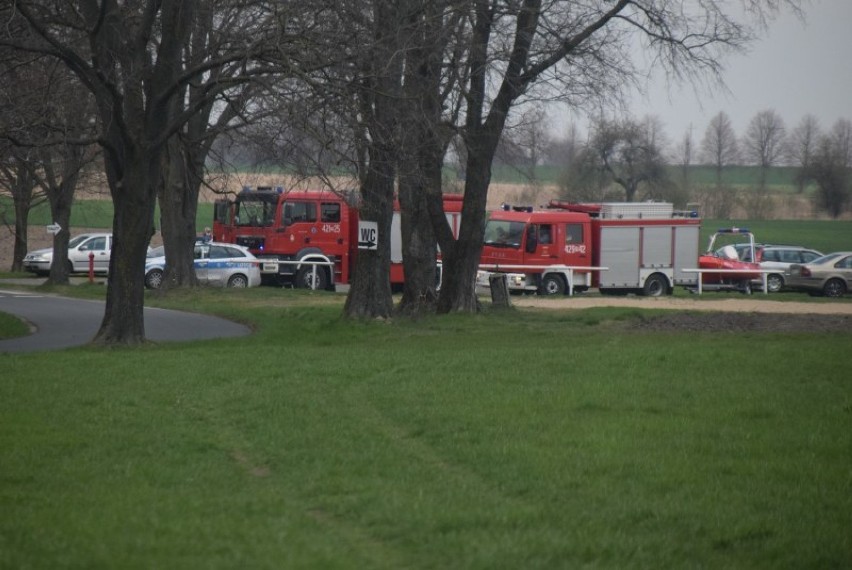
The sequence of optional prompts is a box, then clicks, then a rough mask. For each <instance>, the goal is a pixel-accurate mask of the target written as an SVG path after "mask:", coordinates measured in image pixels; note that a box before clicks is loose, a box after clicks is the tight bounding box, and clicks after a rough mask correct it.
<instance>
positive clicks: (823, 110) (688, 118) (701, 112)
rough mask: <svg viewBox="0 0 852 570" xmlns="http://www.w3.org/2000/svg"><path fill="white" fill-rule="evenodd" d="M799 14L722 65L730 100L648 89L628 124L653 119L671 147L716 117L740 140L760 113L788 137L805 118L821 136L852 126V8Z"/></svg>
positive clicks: (826, 5)
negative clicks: (773, 116) (779, 123)
mask: <svg viewBox="0 0 852 570" xmlns="http://www.w3.org/2000/svg"><path fill="white" fill-rule="evenodd" d="M805 9H806V21H805V22H802V21H801V20H800V19H798V18H796V17H795V16H793V15H791V14H789V13H784V14H782V15H781V16H780V17H779V18H778V19H776V20H775V21H774V22H772V23H771V24H770V27H769V29H768V31H766V32H765V33H764V34H763V37H762V39H761V40H759V41H758V42H756V43H755V44H753V46H752V48H751V51H750V52H749V53H748V54H745V55H733V56H730V57H729V58H728V59H727V61H726V64H725V67H726V69H725V71H724V80H725V83H726V84H727V87H728V90H729V92H728V93H725V92H719V93H715V94H714V93H705V94H702V95H700V96H698V95H696V94H695V93H694V90H693V89H692V88H691V87H689V86H685V87H683V88H677V87H673V88H671V89H670V90H667V88H666V86H665V85H664V83H665V82H664V81H662V80H661V81H658V82H656V83H655V84H653V85H650V86H649V88H648V92H649V93H648V97H647V98H645V97H642V96H640V95H637V96H636V97H635V98H634V99H633V101H634V102H633V105H632V112H633V114H634V116H636V117H642V116H644V115H647V114H651V115H657V116H659V117H660V118H661V119H662V120H663V123H664V124H665V130H666V133H667V134H668V135H669V138H670V139H671V140H672V141H675V142H676V141H680V140H681V139H682V137H683V135H684V133H685V132H686V130H687V129H688V128H689V127H690V125H691V126H692V128H693V137H694V141H695V142H696V143H700V141H701V138H702V137H703V136H704V131H705V129H706V128H707V125H708V123H709V122H710V119H711V118H712V117H713V116H714V115H716V114H717V113H718V112H719V111H722V110H724V111H725V112H726V113H728V116H730V118H731V121H732V123H733V126H734V129H735V130H736V132H737V134H738V135H742V134H743V133H744V132H745V129H746V127H747V125H748V122H749V121H750V120H751V119H752V117H754V115H755V114H757V113H758V112H759V111H762V110H765V109H774V110H775V111H777V112H778V114H779V115H781V118H782V119H784V122H785V124H786V126H787V128H788V129H792V128H794V127H795V126H796V125H797V124H798V123H799V121H800V120H801V118H802V117H803V116H804V115H806V114H808V113H810V114H813V115H814V116H816V117H817V119H819V121H820V124H821V126H822V127H823V128H824V129H828V128H830V127H831V126H832V124H833V123H834V122H835V121H836V120H837V119H840V118H846V119H852V0H812V2H811V3H810V4H809V5H806V7H805ZM579 122H580V123H585V120H583V119H582V118H581V119H580V120H579Z"/></svg>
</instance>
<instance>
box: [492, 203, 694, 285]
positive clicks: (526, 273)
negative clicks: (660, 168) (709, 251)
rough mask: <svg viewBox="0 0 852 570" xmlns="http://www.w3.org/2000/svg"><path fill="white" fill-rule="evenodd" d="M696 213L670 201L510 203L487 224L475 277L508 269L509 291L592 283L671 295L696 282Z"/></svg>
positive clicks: (494, 214) (493, 215)
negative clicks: (539, 205) (536, 205)
mask: <svg viewBox="0 0 852 570" xmlns="http://www.w3.org/2000/svg"><path fill="white" fill-rule="evenodd" d="M699 230H700V220H699V219H698V217H697V214H694V213H692V212H680V211H675V209H674V207H673V206H672V204H670V203H660V202H645V203H641V202H640V203H634V202H627V203H620V202H611V203H599V204H572V203H565V202H559V201H552V202H551V203H550V204H549V205H548V207H547V208H545V209H533V208H531V207H509V206H505V207H504V208H503V209H501V210H499V211H496V212H493V213H492V214H491V215H490V217H489V220H488V223H487V224H486V226H485V240H484V246H483V250H482V258H481V268H482V270H483V271H481V272H480V275H479V278H478V279H477V282H478V284H479V285H483V286H485V285H486V283H487V282H488V276H489V273H490V272H501V273H507V274H508V285H509V290H510V291H512V290H514V291H528V292H538V293H540V294H545V295H555V294H563V293H566V292H574V291H583V290H586V289H589V288H590V287H597V288H598V289H599V290H600V292H601V293H604V294H607V293H609V294H626V293H639V294H643V295H647V296H659V295H664V294H669V293H671V292H672V289H673V287H674V286H675V285H683V286H695V285H696V284H697V281H698V275H697V274H696V273H688V272H685V271H684V270H685V269H690V268H692V269H694V268H697V267H698V246H699V244H698V242H699Z"/></svg>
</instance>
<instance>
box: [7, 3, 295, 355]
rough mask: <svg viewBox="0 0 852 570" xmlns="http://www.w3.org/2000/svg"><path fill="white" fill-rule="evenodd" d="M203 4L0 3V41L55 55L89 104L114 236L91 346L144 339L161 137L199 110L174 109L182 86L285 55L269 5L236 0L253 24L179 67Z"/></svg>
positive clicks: (211, 94)
mask: <svg viewBox="0 0 852 570" xmlns="http://www.w3.org/2000/svg"><path fill="white" fill-rule="evenodd" d="M201 2H203V0H183V1H177V0H163V1H162V2H149V3H142V4H138V3H117V2H113V1H111V0H102V1H99V0H84V1H81V2H77V3H73V4H70V3H69V4H55V3H52V2H47V1H44V0H32V1H25V0H21V1H18V2H15V3H13V4H11V5H9V6H6V7H4V8H2V9H0V16H2V18H3V21H4V22H6V26H5V28H4V30H3V32H2V35H0V45H6V46H8V47H11V48H13V49H18V50H23V51H29V52H36V53H43V54H46V55H49V56H52V57H55V58H57V59H59V60H60V61H62V62H63V63H64V64H65V65H67V66H68V68H69V69H70V70H72V71H73V72H74V73H75V74H76V75H77V76H78V78H79V79H80V81H81V82H82V83H83V84H84V85H86V87H87V88H88V89H89V90H90V91H91V92H92V94H93V96H94V98H95V101H96V104H97V108H98V115H99V127H100V133H99V134H100V136H99V142H100V144H101V146H102V147H103V148H104V166H105V171H106V176H107V180H108V182H109V187H110V194H111V196H112V200H113V206H114V218H113V234H114V238H115V241H114V245H113V250H112V256H111V258H110V267H109V279H108V285H107V297H106V307H105V311H104V319H103V321H102V323H101V326H100V329H99V330H98V332H97V334H96V335H95V338H94V341H93V342H95V343H99V344H125V345H135V344H139V343H141V342H143V341H144V339H145V332H144V320H143V311H142V310H143V304H144V284H143V279H144V266H145V254H146V251H147V246H148V242H149V238H150V235H151V230H152V228H153V218H154V205H155V199H156V188H157V185H158V184H159V181H160V176H161V175H160V169H161V162H162V159H163V152H164V148H165V145H166V143H167V141H168V140H169V138H170V137H171V136H172V135H174V134H175V133H176V132H177V131H178V129H179V128H180V127H181V126H182V125H183V124H185V123H186V121H187V120H189V119H190V118H191V117H192V116H193V114H194V113H195V112H196V110H197V109H187V110H185V112H182V113H176V106H175V103H174V102H175V99H176V98H177V97H180V96H181V94H182V93H183V90H182V87H183V86H185V85H187V84H189V83H192V82H194V81H197V80H198V79H199V78H201V77H203V76H204V75H205V74H207V73H209V72H210V71H211V70H214V69H217V68H220V67H222V66H225V65H229V64H231V63H233V62H243V64H244V65H243V70H244V71H243V74H242V75H241V78H242V80H248V78H249V77H256V76H263V75H266V74H268V73H269V69H267V68H266V66H263V65H261V62H264V61H265V60H266V58H273V57H274V58H276V61H278V60H279V58H281V57H286V53H285V52H286V48H285V46H288V45H290V44H291V42H290V41H288V39H287V37H286V36H285V34H284V32H283V31H282V30H283V28H279V27H278V26H277V25H275V23H276V20H275V16H276V15H277V13H278V12H277V11H275V12H274V13H270V11H269V10H268V9H267V8H268V7H267V6H265V5H264V4H263V3H257V2H243V3H242V6H243V10H242V12H241V14H242V15H243V17H246V18H251V19H252V21H253V22H255V25H254V26H252V27H251V29H246V30H244V32H245V33H244V35H243V36H242V37H241V38H240V39H241V41H233V42H230V43H229V44H227V48H226V51H222V52H220V53H215V54H209V57H208V58H207V59H205V61H204V62H203V63H202V64H201V65H199V66H197V67H195V68H192V69H189V70H187V69H183V68H182V66H181V58H182V56H183V49H184V46H185V45H186V40H187V37H188V34H190V32H191V29H192V28H191V22H192V17H193V14H194V12H195V10H197V9H198V7H199V4H200V3H201ZM279 32H281V33H280V34H279ZM235 40H236V38H235ZM233 81H234V80H232V81H231V82H227V83H224V84H220V85H214V86H211V88H210V90H209V91H208V92H207V93H206V98H205V99H204V100H208V99H209V98H215V97H216V96H217V94H218V93H221V92H222V90H224V89H227V88H228V87H230V86H231V85H232V84H233Z"/></svg>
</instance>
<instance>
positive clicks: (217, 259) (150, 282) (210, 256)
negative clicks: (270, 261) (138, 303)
mask: <svg viewBox="0 0 852 570" xmlns="http://www.w3.org/2000/svg"><path fill="white" fill-rule="evenodd" d="M155 254H159V255H155ZM259 264H260V262H259V261H258V260H257V258H256V257H255V256H254V255H252V254H251V252H249V250H248V249H247V248H245V247H243V246H240V245H234V244H231V243H217V242H211V243H196V244H195V261H194V262H193V265H194V267H195V275H196V277H198V280H199V281H200V282H201V283H203V284H206V285H214V286H218V287H257V286H258V285H260V265H259ZM165 267H166V257H165V252H164V251H163V249H162V246H161V247H159V248H154V249H152V250H151V252H150V253H149V255H148V257H147V259H146V260H145V286H146V287H148V288H149V289H159V288H160V285H162V283H163V273H164V271H165Z"/></svg>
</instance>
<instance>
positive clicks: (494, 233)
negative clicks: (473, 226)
mask: <svg viewBox="0 0 852 570" xmlns="http://www.w3.org/2000/svg"><path fill="white" fill-rule="evenodd" d="M523 235H524V224H523V222H508V221H505V220H488V223H487V224H485V245H490V246H491V247H511V248H515V249H517V248H519V247H521V237H522V236H523Z"/></svg>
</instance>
